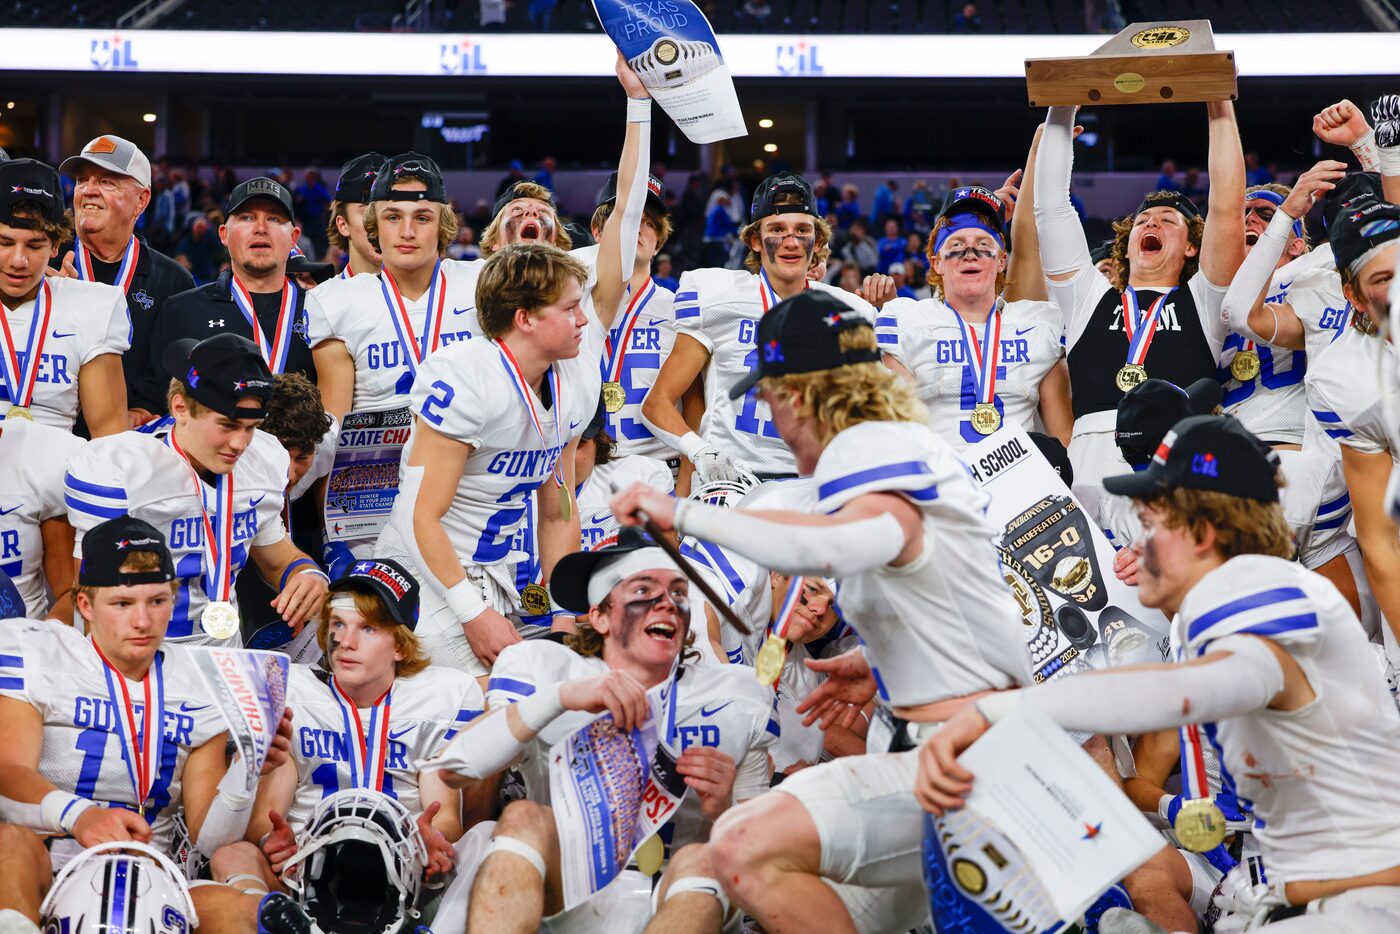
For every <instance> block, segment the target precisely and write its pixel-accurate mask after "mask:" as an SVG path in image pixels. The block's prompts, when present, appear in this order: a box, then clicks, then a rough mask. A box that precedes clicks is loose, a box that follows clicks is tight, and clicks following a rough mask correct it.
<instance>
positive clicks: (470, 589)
mask: <svg viewBox="0 0 1400 934" xmlns="http://www.w3.org/2000/svg"><path fill="white" fill-rule="evenodd" d="M447 607H448V609H450V610H451V611H452V615H453V616H455V617H457V622H459V623H470V622H471V621H472V620H474V619H476V618H477V617H478V616H480V615H481V614H482V613H484V612H485V611H486V600H485V599H484V598H483V597H482V596H481V588H480V587H478V586H477V584H476V581H474V580H472V579H471V578H470V577H464V578H462V580H460V581H458V582H457V583H456V584H454V585H452V586H451V587H449V588H448V590H447Z"/></svg>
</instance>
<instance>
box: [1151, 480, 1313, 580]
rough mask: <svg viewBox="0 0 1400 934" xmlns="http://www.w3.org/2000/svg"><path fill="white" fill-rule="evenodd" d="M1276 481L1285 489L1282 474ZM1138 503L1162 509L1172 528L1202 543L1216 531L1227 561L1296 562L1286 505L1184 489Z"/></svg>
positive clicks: (1217, 545) (1210, 491) (1219, 546)
mask: <svg viewBox="0 0 1400 934" xmlns="http://www.w3.org/2000/svg"><path fill="white" fill-rule="evenodd" d="M1274 482H1275V483H1276V484H1277V485H1278V486H1279V487H1280V488H1282V487H1283V485H1284V479H1283V472H1282V471H1280V472H1278V473H1277V474H1276V475H1275V477H1274ZM1137 501H1138V502H1140V503H1142V504H1143V505H1144V506H1148V507H1150V508H1154V509H1159V510H1161V511H1162V513H1163V514H1164V516H1165V519H1164V521H1165V523H1166V525H1167V526H1168V527H1169V528H1173V529H1180V528H1185V529H1186V530H1187V531H1189V532H1190V533H1191V537H1192V538H1194V539H1195V540H1196V541H1198V542H1199V541H1201V540H1203V539H1204V538H1205V535H1206V529H1207V527H1210V528H1214V529H1215V550H1216V551H1218V552H1220V554H1221V555H1222V556H1224V557H1225V558H1226V559H1229V558H1234V557H1236V556H1238V555H1271V556H1273V557H1275V558H1283V559H1285V560H1288V561H1292V560H1293V556H1294V554H1295V552H1296V551H1297V542H1296V541H1295V540H1294V538H1293V529H1292V528H1291V527H1290V526H1289V525H1288V520H1287V519H1286V518H1284V515H1283V506H1282V505H1281V504H1280V503H1277V502H1274V503H1265V502H1261V501H1259V500H1257V499H1246V498H1244V497H1242V496H1231V495H1229V494H1228V493H1217V492H1215V491H1214V490H1193V489H1187V488H1181V487H1177V488H1176V489H1173V490H1168V491H1167V492H1165V493H1162V494H1160V495H1158V496H1149V497H1142V498H1138V499H1137Z"/></svg>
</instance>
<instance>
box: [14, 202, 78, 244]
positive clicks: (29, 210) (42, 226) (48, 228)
mask: <svg viewBox="0 0 1400 934" xmlns="http://www.w3.org/2000/svg"><path fill="white" fill-rule="evenodd" d="M16 221H19V222H20V223H15V222H16ZM10 226H11V227H17V228H19V229H20V230H35V231H38V232H39V233H41V234H44V235H45V236H47V237H48V238H49V239H50V240H52V241H53V245H54V246H55V247H61V246H63V245H64V244H65V243H71V242H73V236H74V234H73V212H72V210H71V209H70V210H67V211H64V212H63V219H62V220H59V221H51V220H49V219H48V218H46V217H45V216H44V215H43V214H42V213H41V212H40V211H39V210H38V209H37V208H35V207H33V206H31V205H30V204H25V203H24V202H22V201H21V202H20V203H19V205H18V206H17V207H15V208H14V210H13V211H11V217H10Z"/></svg>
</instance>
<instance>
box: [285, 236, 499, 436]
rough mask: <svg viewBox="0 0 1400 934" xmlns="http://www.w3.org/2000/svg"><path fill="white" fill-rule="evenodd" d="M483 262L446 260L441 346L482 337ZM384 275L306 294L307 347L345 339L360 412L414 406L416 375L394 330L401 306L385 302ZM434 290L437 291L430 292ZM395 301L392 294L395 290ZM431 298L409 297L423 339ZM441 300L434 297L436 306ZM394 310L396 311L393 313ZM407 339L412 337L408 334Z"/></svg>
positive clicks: (409, 309) (408, 306)
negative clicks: (478, 311) (411, 399)
mask: <svg viewBox="0 0 1400 934" xmlns="http://www.w3.org/2000/svg"><path fill="white" fill-rule="evenodd" d="M482 263H483V261H482V260H450V259H445V260H443V261H442V267H441V268H442V274H443V278H444V280H445V281H446V283H447V291H446V294H445V296H444V297H443V300H442V336H441V338H440V344H439V347H442V346H446V345H448V344H451V343H453V342H454V341H460V340H466V339H468V338H470V337H471V336H472V335H473V334H474V333H477V334H479V333H480V326H479V324H478V323H477V318H476V280H477V278H478V276H479V275H480V273H481V265H482ZM386 288H387V283H385V281H384V279H383V277H382V276H377V275H363V276H353V277H351V278H349V279H332V280H331V281H330V282H326V283H324V284H322V285H320V286H318V287H317V288H315V289H313V290H312V291H310V292H308V293H306V335H307V343H308V344H310V345H311V347H312V348H313V349H314V348H315V347H316V345H318V344H322V343H324V342H326V341H332V340H335V341H340V342H341V343H343V344H344V345H345V348H346V350H348V351H349V352H350V356H351V357H352V358H354V360H355V397H354V402H353V403H352V409H353V411H356V412H380V411H385V410H388V409H396V408H400V407H402V406H405V405H407V404H408V392H409V390H410V389H411V388H412V387H413V373H412V371H411V370H409V368H408V360H409V358H408V356H407V354H408V353H409V351H408V349H407V348H406V347H405V346H404V345H403V343H402V342H401V340H400V338H399V332H398V330H397V329H396V328H395V327H394V318H393V316H394V315H395V314H397V306H391V305H390V304H389V300H386V299H385V289H386ZM430 291H431V290H430ZM389 294H390V296H391V297H392V294H393V293H392V291H390V293H389ZM428 295H429V292H424V293H423V294H422V295H420V296H418V298H417V299H415V300H414V301H409V300H408V299H407V298H405V299H404V309H405V310H406V311H407V312H408V318H409V321H410V322H411V323H412V324H413V333H414V335H415V336H416V337H418V338H419V339H421V338H422V336H423V331H424V324H425V318H426V315H427V312H428ZM436 303H437V296H434V304H436ZM391 308H392V309H393V310H392V311H391ZM405 337H407V335H405Z"/></svg>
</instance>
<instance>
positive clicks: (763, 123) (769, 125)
mask: <svg viewBox="0 0 1400 934" xmlns="http://www.w3.org/2000/svg"><path fill="white" fill-rule="evenodd" d="M758 125H759V127H760V128H761V129H764V130H771V129H773V121H772V119H771V118H769V117H764V118H763V119H762V120H760V121H758Z"/></svg>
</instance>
